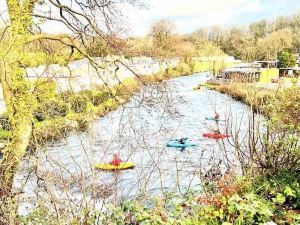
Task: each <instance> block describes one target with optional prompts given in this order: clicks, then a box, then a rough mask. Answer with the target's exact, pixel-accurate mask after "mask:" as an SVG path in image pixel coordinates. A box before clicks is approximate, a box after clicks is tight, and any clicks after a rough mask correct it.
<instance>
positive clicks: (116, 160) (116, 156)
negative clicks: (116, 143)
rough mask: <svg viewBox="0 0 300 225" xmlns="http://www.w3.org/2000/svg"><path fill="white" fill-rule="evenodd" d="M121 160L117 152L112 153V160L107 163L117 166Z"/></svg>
mask: <svg viewBox="0 0 300 225" xmlns="http://www.w3.org/2000/svg"><path fill="white" fill-rule="evenodd" d="M121 162H123V160H122V159H121V158H120V157H119V155H118V154H114V157H113V160H112V161H111V162H110V163H109V164H110V165H114V166H119V165H120V164H121Z"/></svg>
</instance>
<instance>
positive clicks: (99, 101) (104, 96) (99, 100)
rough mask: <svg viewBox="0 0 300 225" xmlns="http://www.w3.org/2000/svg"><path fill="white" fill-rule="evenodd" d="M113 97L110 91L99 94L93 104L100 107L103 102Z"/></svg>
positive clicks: (95, 96) (93, 99)
mask: <svg viewBox="0 0 300 225" xmlns="http://www.w3.org/2000/svg"><path fill="white" fill-rule="evenodd" d="M111 97H112V93H110V92H109V91H101V92H97V93H96V94H95V95H94V96H93V98H92V103H93V105H95V106H98V105H100V104H102V103H103V102H106V101H107V100H108V99H109V98H111Z"/></svg>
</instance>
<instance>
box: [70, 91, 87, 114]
mask: <svg viewBox="0 0 300 225" xmlns="http://www.w3.org/2000/svg"><path fill="white" fill-rule="evenodd" d="M68 102H69V103H70V105H71V109H72V110H73V111H74V112H76V113H82V112H86V110H87V108H88V102H89V99H88V97H86V96H85V95H78V94H77V95H74V96H72V97H71V98H69V99H68Z"/></svg>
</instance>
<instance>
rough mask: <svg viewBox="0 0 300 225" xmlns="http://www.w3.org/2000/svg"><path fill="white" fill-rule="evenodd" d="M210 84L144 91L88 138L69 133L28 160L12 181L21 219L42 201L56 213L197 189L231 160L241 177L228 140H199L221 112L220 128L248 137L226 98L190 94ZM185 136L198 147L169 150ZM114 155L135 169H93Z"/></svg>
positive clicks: (178, 81)
mask: <svg viewBox="0 0 300 225" xmlns="http://www.w3.org/2000/svg"><path fill="white" fill-rule="evenodd" d="M208 78H209V74H207V73H199V74H194V75H192V76H186V77H179V78H175V79H171V80H169V81H165V82H163V83H160V84H157V85H148V86H144V87H143V88H142V89H141V90H140V91H139V92H138V93H137V94H135V95H134V96H133V97H132V99H131V100H130V101H129V102H128V103H126V104H125V105H123V106H122V107H120V108H118V109H117V110H116V111H113V112H111V113H109V114H108V115H106V116H105V117H102V118H99V119H97V120H96V121H94V122H93V123H92V124H91V125H90V127H89V128H88V130H87V131H86V132H76V133H71V134H68V136H66V138H64V139H63V140H61V141H58V142H55V143H51V144H49V145H48V146H46V147H44V148H42V149H40V150H38V152H37V154H36V155H35V156H28V157H27V158H25V159H24V161H23V163H22V167H21V169H20V172H19V174H18V175H17V176H16V178H15V187H16V189H18V190H22V194H21V195H20V208H19V211H20V213H21V214H26V212H28V211H30V209H32V208H33V207H34V205H36V204H37V203H41V202H44V203H45V202H47V204H48V205H50V206H51V207H54V206H53V205H54V203H53V202H56V203H55V204H57V205H60V206H62V205H64V204H66V202H68V205H72V207H79V208H80V207H81V206H82V205H84V204H86V202H91V204H92V203H93V204H94V205H96V207H99V204H102V203H103V202H105V201H108V202H110V201H112V200H116V199H118V200H124V199H129V198H133V197H136V196H139V195H160V194H162V193H165V192H167V191H172V192H173V191H174V192H179V193H182V192H184V191H185V190H187V189H188V188H193V189H200V188H201V179H200V174H201V172H202V173H203V172H205V171H207V170H209V168H210V167H211V166H212V165H213V164H214V163H217V162H220V160H221V166H220V168H221V170H222V171H225V170H226V168H225V165H226V163H225V160H224V159H225V158H226V157H227V158H229V159H231V161H232V162H233V164H231V167H232V169H234V170H236V171H238V167H239V165H238V163H237V160H235V154H234V148H233V146H232V140H231V138H229V139H228V140H227V139H225V140H223V141H215V140H210V139H205V138H203V137H202V134H203V133H204V132H207V131H209V130H213V129H216V126H217V124H216V123H215V122H213V121H206V120H205V117H207V116H213V115H214V112H215V111H217V112H218V113H219V114H220V115H221V117H222V118H223V119H226V120H227V122H220V123H219V124H218V126H219V129H220V130H221V132H222V133H227V132H233V133H239V136H240V137H243V136H244V135H246V134H247V131H248V122H249V117H248V116H249V109H248V107H247V106H246V105H244V104H242V103H240V102H237V101H234V100H232V98H230V97H228V96H226V95H224V94H221V93H218V92H215V91H212V90H207V89H204V88H203V89H201V90H199V91H195V90H193V88H194V87H195V86H196V85H197V84H199V83H202V82H205V81H206V80H207V79H208ZM256 117H257V115H256ZM228 124H230V126H229V125H228ZM180 137H189V138H190V139H191V140H192V141H193V142H196V143H197V144H198V145H197V146H196V147H192V148H186V149H185V150H184V151H180V150H178V149H174V148H168V147H166V142H167V141H168V140H169V139H171V138H180ZM224 148H226V149H227V151H226V152H227V155H226V157H225V152H224ZM114 153H119V154H120V156H121V158H122V159H123V160H126V161H130V162H133V163H134V164H135V168H134V169H133V170H127V171H122V172H120V173H117V174H116V173H109V172H102V171H96V170H94V169H93V164H94V163H98V162H108V161H109V160H111V158H112V155H113V154H114ZM25 181H26V182H25ZM49 202H51V203H49Z"/></svg>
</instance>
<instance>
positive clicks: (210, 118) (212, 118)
mask: <svg viewBox="0 0 300 225" xmlns="http://www.w3.org/2000/svg"><path fill="white" fill-rule="evenodd" d="M205 119H206V120H213V121H225V120H220V119H216V118H215V117H205Z"/></svg>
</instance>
